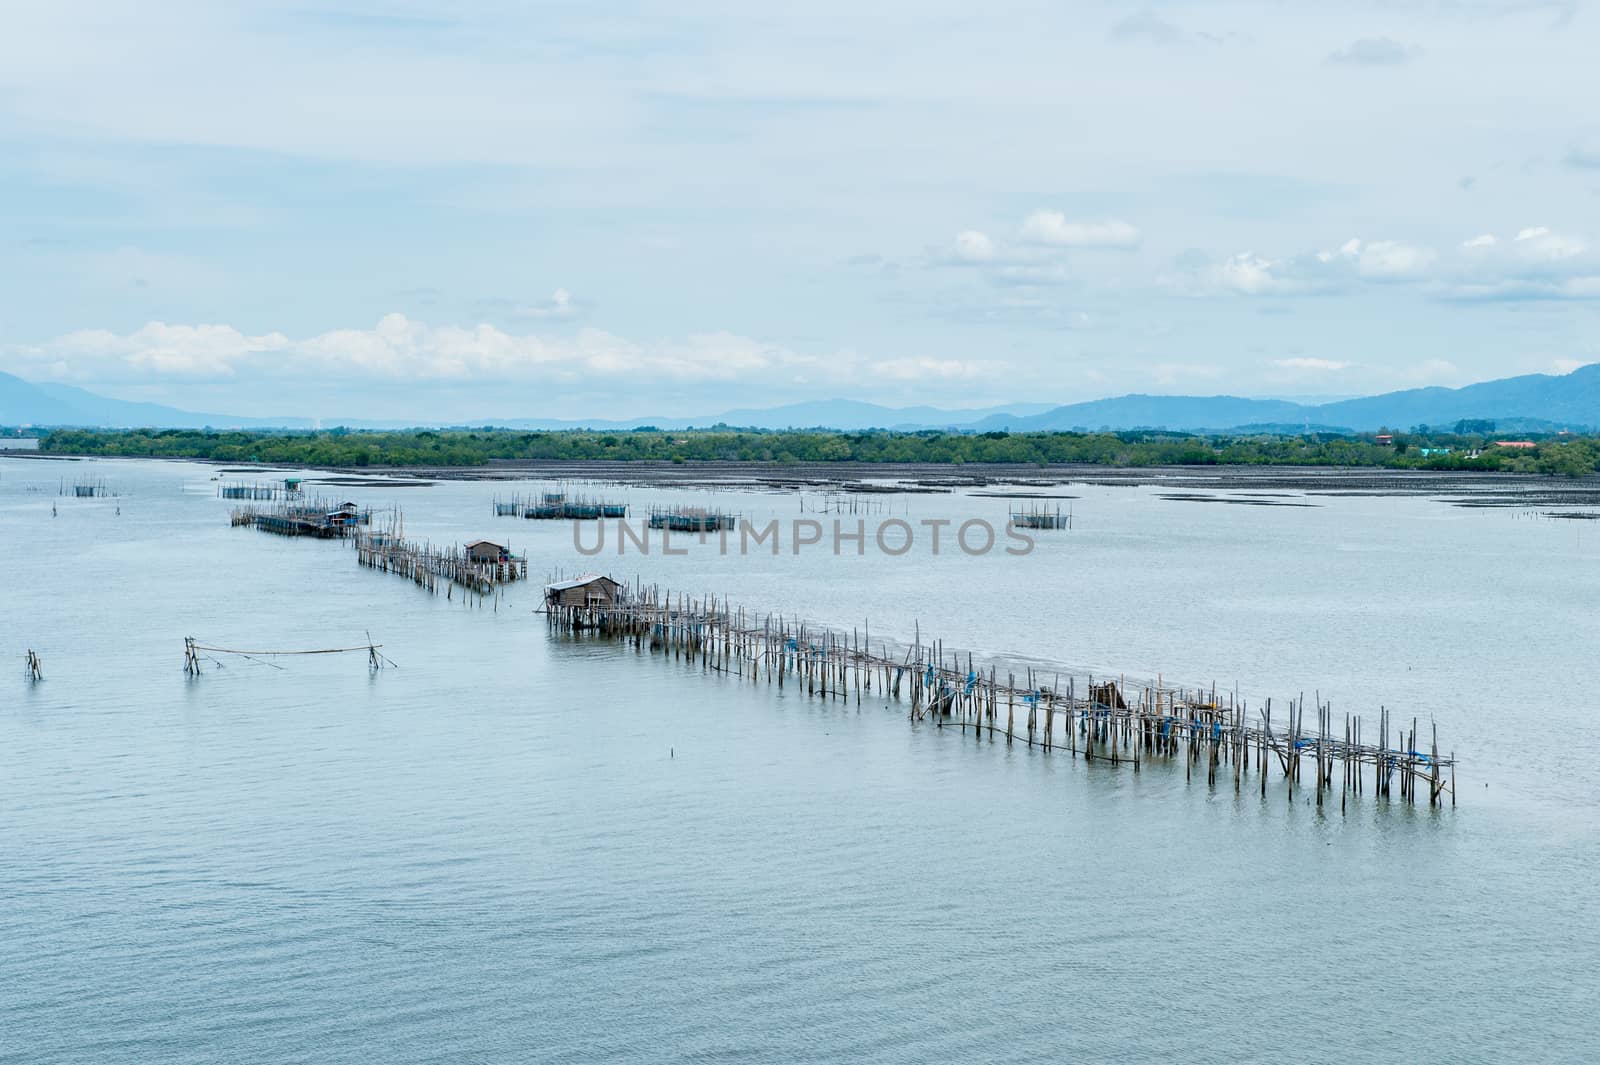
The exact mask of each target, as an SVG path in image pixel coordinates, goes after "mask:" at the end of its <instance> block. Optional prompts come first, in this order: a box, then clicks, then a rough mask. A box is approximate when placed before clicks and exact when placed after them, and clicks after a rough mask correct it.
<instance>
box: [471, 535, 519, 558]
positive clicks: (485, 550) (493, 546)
mask: <svg viewBox="0 0 1600 1065" xmlns="http://www.w3.org/2000/svg"><path fill="white" fill-rule="evenodd" d="M510 557H511V553H510V551H509V550H508V549H507V548H506V545H505V544H497V543H495V542H494V541H493V540H474V541H472V542H471V543H470V544H468V545H467V558H469V559H471V560H472V561H473V562H504V561H506V560H507V559H509V558H510Z"/></svg>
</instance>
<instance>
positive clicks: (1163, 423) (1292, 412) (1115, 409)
mask: <svg viewBox="0 0 1600 1065" xmlns="http://www.w3.org/2000/svg"><path fill="white" fill-rule="evenodd" d="M1461 419H1494V420H1496V421H1499V422H1501V423H1503V424H1504V423H1513V424H1518V425H1523V426H1525V427H1539V426H1550V427H1553V428H1572V429H1582V428H1591V427H1594V426H1600V363H1595V364H1592V365H1589V366H1583V367H1580V368H1579V369H1576V370H1574V371H1572V372H1571V373H1568V374H1561V375H1553V374H1526V375H1524V376H1521V377H1506V378H1500V379H1498V380H1494V381H1483V382H1480V383H1478V384H1474V385H1467V386H1465V387H1463V388H1413V389H1407V390H1404V391H1400V392H1386V393H1384V394H1382V395H1377V396H1364V397H1359V398H1355V399H1341V400H1336V401H1332V402H1326V403H1305V402H1297V401H1294V400H1287V399H1249V398H1245V397H1240V396H1153V395H1127V396H1117V397H1115V398H1111V399H1097V400H1092V401H1089V402H1086V403H1072V404H1068V405H1066V406H1052V405H1050V404H1046V403H1025V404H1024V403H1018V404H1009V405H1007V406H1004V407H991V408H986V409H977V410H946V409H942V408H938V407H885V406H880V405H878V404H874V403H863V402H860V401H857V400H825V401H818V402H809V403H796V404H791V405H788V406H781V407H773V408H769V409H762V410H754V409H742V410H729V411H724V412H722V413H721V414H715V415H708V416H705V417H697V418H668V417H661V418H630V419H593V418H591V419H555V418H528V417H512V418H492V417H491V418H484V419H480V420H474V421H473V422H471V423H470V424H472V425H496V426H503V427H507V428H514V429H580V428H588V429H612V430H623V429H631V428H637V427H640V426H654V427H656V428H659V429H685V428H695V427H699V428H705V427H708V426H712V425H726V426H738V427H741V428H756V429H801V428H827V429H839V430H845V431H858V430H863V429H902V430H915V429H962V430H971V431H975V432H985V431H1011V432H1036V431H1047V430H1063V429H1085V430H1095V429H1175V430H1190V431H1198V432H1204V431H1225V430H1231V429H1238V428H1241V427H1252V428H1271V429H1273V430H1276V431H1292V430H1294V429H1300V428H1306V429H1324V430H1325V429H1339V430H1349V431H1370V430H1373V429H1378V428H1381V427H1385V426H1387V427H1392V428H1402V429H1403V428H1409V427H1411V426H1414V425H1419V424H1421V425H1438V426H1448V425H1452V424H1454V423H1455V422H1457V421H1459V420H1461ZM313 424H314V423H313V422H312V421H311V420H310V419H308V418H303V417H281V418H241V417H236V416H232V415H224V414H205V413H197V412H194V411H185V410H179V409H176V408H173V407H166V406H162V405H160V404H156V403H134V402H129V401H126V400H119V399H111V398H108V397H106V396H100V395H96V394H95V393H93V392H88V391H86V390H84V389H81V388H73V387H71V386H68V385H56V384H33V383H30V382H28V381H24V380H23V379H21V378H20V377H14V376H12V375H10V374H5V373H0V425H12V426H72V427H120V428H126V427H135V426H138V427H160V428H172V429H199V428H218V429H224V428H250V429H262V428H284V429H306V428H310V427H311V426H312V425H313ZM339 424H343V425H347V426H349V427H351V428H397V427H402V426H404V425H406V424H408V423H403V422H399V421H364V420H351V421H345V422H341V423H339ZM409 424H412V425H421V424H427V423H426V422H414V423H409ZM458 424H459V423H458Z"/></svg>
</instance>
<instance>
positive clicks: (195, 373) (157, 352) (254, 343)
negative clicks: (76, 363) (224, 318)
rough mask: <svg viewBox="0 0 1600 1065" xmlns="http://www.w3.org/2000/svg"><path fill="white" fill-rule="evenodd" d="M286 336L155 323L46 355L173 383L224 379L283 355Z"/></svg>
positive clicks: (58, 345) (81, 336)
mask: <svg viewBox="0 0 1600 1065" xmlns="http://www.w3.org/2000/svg"><path fill="white" fill-rule="evenodd" d="M288 346H289V338H288V337H286V336H284V335H283V334H282V333H267V334H264V335H262V336H247V335H246V334H244V333H242V332H240V331H239V330H237V329H235V328H233V327H232V326H227V325H168V324H167V323H166V322H149V323H147V324H146V325H144V326H143V327H141V328H140V329H137V330H135V331H134V332H132V333H128V334H124V335H119V334H116V333H112V332H109V331H108V330H104V329H80V330H76V331H74V332H71V333H68V334H67V335H65V336H63V337H61V338H60V339H59V340H57V341H55V342H53V343H52V344H50V345H47V346H46V347H45V349H43V350H41V351H40V352H39V354H40V355H42V356H45V357H47V358H50V359H52V360H62V361H66V362H70V361H71V360H74V359H75V358H76V359H78V360H82V361H85V362H106V361H120V362H121V363H123V364H125V365H127V366H128V367H129V368H131V369H133V370H136V371H148V372H151V373H153V374H158V375H162V376H173V377H219V376H227V375H229V374H232V373H233V369H234V366H235V364H236V363H238V362H239V361H240V360H242V359H244V358H246V357H248V356H251V355H267V354H272V353H276V352H281V351H283V350H284V349H285V348H287V347H288Z"/></svg>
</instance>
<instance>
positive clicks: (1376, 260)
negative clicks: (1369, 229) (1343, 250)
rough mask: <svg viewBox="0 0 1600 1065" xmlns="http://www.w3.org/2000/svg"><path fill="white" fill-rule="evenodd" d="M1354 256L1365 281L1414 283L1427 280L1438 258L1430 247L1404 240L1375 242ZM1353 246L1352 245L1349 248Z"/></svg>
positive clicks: (1358, 250) (1359, 250) (1359, 249)
mask: <svg viewBox="0 0 1600 1065" xmlns="http://www.w3.org/2000/svg"><path fill="white" fill-rule="evenodd" d="M1351 243H1352V244H1358V247H1357V249H1356V251H1355V253H1354V257H1355V260H1356V269H1357V271H1358V272H1359V273H1360V275H1361V276H1362V277H1364V278H1369V279H1372V280H1380V281H1414V280H1417V279H1420V278H1421V277H1423V276H1424V275H1425V274H1426V273H1427V271H1428V269H1429V268H1430V267H1431V266H1432V265H1433V263H1434V260H1436V259H1437V258H1438V255H1437V254H1435V253H1434V251H1433V250H1432V249H1430V248H1422V247H1418V246H1417V245H1415V244H1407V243H1406V242H1404V241H1400V240H1375V241H1373V242H1371V243H1370V244H1365V245H1360V244H1359V242H1356V241H1352V242H1351ZM1346 247H1349V245H1346Z"/></svg>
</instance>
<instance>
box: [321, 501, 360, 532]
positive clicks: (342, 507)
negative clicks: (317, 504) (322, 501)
mask: <svg viewBox="0 0 1600 1065" xmlns="http://www.w3.org/2000/svg"><path fill="white" fill-rule="evenodd" d="M324 517H325V519H326V521H327V523H328V524H329V525H335V526H342V525H362V524H365V523H364V522H363V521H362V520H361V518H362V514H361V508H360V507H358V506H356V505H355V504H354V503H348V502H346V503H340V504H339V505H338V506H337V507H335V508H334V509H332V510H330V511H328V513H327V514H326V515H324Z"/></svg>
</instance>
